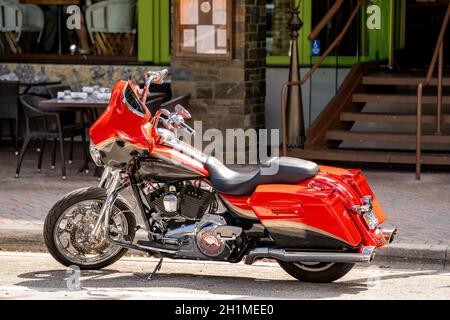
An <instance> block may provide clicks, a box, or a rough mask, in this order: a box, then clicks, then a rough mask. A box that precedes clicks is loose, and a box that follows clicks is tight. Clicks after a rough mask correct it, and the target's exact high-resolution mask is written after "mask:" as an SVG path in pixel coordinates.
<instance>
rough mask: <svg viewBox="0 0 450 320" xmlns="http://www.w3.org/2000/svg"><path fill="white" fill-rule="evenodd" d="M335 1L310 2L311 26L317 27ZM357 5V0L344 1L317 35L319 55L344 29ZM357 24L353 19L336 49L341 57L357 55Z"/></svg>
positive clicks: (356, 20) (358, 42)
mask: <svg viewBox="0 0 450 320" xmlns="http://www.w3.org/2000/svg"><path fill="white" fill-rule="evenodd" d="M334 3H335V0H320V1H313V2H312V19H311V21H312V26H317V25H318V24H319V22H320V21H321V20H322V18H323V17H324V16H325V15H326V14H327V12H328V11H330V9H331V7H332V6H333V5H334ZM356 5H357V0H346V1H344V2H343V4H342V6H341V8H340V9H339V10H338V12H337V13H336V15H335V16H334V17H333V18H332V19H331V20H330V22H329V23H328V24H327V25H326V26H325V27H324V28H323V30H322V32H321V33H320V34H319V35H318V37H317V40H320V45H321V53H323V52H325V50H327V49H328V47H329V46H330V45H331V44H332V43H333V41H334V40H335V39H336V37H337V36H338V35H339V33H340V32H341V31H342V29H343V28H344V26H345V24H346V23H347V21H348V19H349V17H350V15H351V14H352V11H353V10H354V8H355V7H356ZM359 29H360V27H359V24H358V19H357V18H355V20H354V22H353V23H352V25H351V27H350V29H349V30H348V32H347V33H346V35H345V36H344V38H343V40H342V42H341V44H340V45H339V46H338V47H337V52H338V54H339V55H341V56H357V55H358V53H359V44H360V41H359V40H360V39H359V32H358V31H359Z"/></svg>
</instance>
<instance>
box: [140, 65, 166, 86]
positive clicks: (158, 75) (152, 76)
mask: <svg viewBox="0 0 450 320" xmlns="http://www.w3.org/2000/svg"><path fill="white" fill-rule="evenodd" d="M168 76H169V70H167V69H164V70H161V71H156V72H154V71H148V72H147V73H146V75H145V77H146V80H145V85H146V86H147V87H150V85H151V84H152V83H156V84H162V83H164V80H166V79H167V77H168Z"/></svg>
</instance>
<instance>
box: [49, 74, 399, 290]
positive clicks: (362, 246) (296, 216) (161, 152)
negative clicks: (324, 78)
mask: <svg viewBox="0 0 450 320" xmlns="http://www.w3.org/2000/svg"><path fill="white" fill-rule="evenodd" d="M166 75H167V70H163V71H161V72H154V73H147V74H146V85H145V87H144V90H143V92H142V95H141V96H140V97H139V91H138V89H137V87H136V86H135V85H133V83H132V82H131V80H129V81H119V82H118V83H117V84H116V85H115V87H114V89H113V92H112V97H111V100H110V103H109V106H108V108H107V109H106V111H105V112H104V113H103V114H102V115H101V116H100V118H99V119H98V120H97V121H96V122H95V123H94V125H93V126H92V127H91V128H90V137H91V146H90V153H91V156H92V159H93V160H94V162H95V163H96V165H98V166H103V167H104V168H105V170H104V174H103V177H102V180H101V183H100V186H99V187H89V188H84V189H79V190H75V191H73V192H71V193H69V194H67V195H66V196H64V197H63V198H62V199H61V200H60V201H58V202H57V203H56V204H55V205H54V206H53V208H52V209H51V210H50V212H49V213H48V216H47V218H46V220H45V226H44V238H45V243H46V245H47V247H48V250H49V252H50V253H51V254H52V256H53V257H54V258H55V259H56V260H57V261H59V262H60V263H62V264H63V265H65V266H70V265H77V266H79V267H80V268H81V269H99V268H103V267H106V266H109V265H111V264H112V263H114V262H115V261H117V260H118V259H120V258H121V257H122V256H123V255H124V254H125V253H126V252H127V250H128V249H135V250H140V251H144V252H147V253H148V254H150V255H152V256H155V257H158V258H160V261H159V263H158V265H157V266H156V268H155V270H154V271H153V272H152V273H151V274H150V275H149V276H148V277H147V278H146V279H147V280H151V279H153V278H154V276H155V274H156V272H157V271H158V270H159V268H160V267H161V263H162V259H163V258H164V257H168V258H171V259H192V260H215V261H227V262H230V263H238V262H240V261H242V259H244V258H245V263H246V264H249V265H251V264H253V263H254V262H255V261H257V260H258V259H273V260H276V261H277V262H278V263H279V265H280V266H281V268H283V269H284V270H285V271H286V272H287V273H288V274H290V275H292V276H293V277H295V278H297V279H298V280H300V281H307V282H332V281H335V280H337V279H339V278H341V277H343V276H344V275H345V274H346V273H348V272H349V271H350V270H351V269H352V267H353V266H354V265H355V264H356V263H370V262H371V261H372V260H373V258H374V256H375V251H376V250H377V249H378V248H381V247H383V246H384V245H386V244H388V243H390V242H392V241H393V239H394V236H395V233H396V229H386V228H382V227H381V224H382V223H383V222H384V221H385V220H386V216H385V214H384V213H383V210H382V208H381V207H380V205H379V203H378V201H377V199H376V197H375V195H374V194H373V192H372V190H371V188H370V187H369V185H368V183H367V181H366V179H365V177H364V176H363V175H362V174H361V171H360V170H345V169H338V168H332V167H325V166H318V165H317V164H315V163H312V162H309V161H305V160H300V159H295V158H287V157H280V158H278V157H275V158H271V159H270V160H269V161H268V162H267V163H263V164H262V165H261V166H260V167H259V168H258V169H255V170H251V171H249V170H247V171H245V172H240V171H239V172H238V171H234V170H231V169H230V168H227V167H226V166H225V165H223V164H222V163H221V162H220V161H219V160H217V159H216V158H214V157H211V156H207V155H206V154H203V153H202V152H201V151H198V150H196V149H194V148H193V147H192V146H191V145H189V144H187V143H185V142H183V141H181V140H180V139H178V138H177V136H176V134H175V131H176V130H185V131H187V132H188V133H189V134H194V130H193V129H192V128H190V127H189V126H188V125H187V124H186V123H185V120H187V119H190V117H191V116H190V114H189V112H188V111H187V110H186V109H185V108H184V107H183V106H180V105H178V106H176V107H175V110H173V111H172V112H171V111H168V110H164V109H163V110H159V111H157V112H156V114H154V115H152V114H150V111H149V110H148V109H147V107H146V106H145V103H144V102H145V101H146V99H147V95H148V91H149V89H148V88H149V87H150V84H151V83H162V82H163V80H164V78H165V77H166ZM273 164H276V165H277V167H278V170H277V172H276V174H272V175H265V174H264V169H265V168H267V167H268V166H270V165H273ZM125 189H128V190H131V193H132V195H133V199H134V200H133V202H135V203H136V205H135V206H134V207H132V206H131V205H130V204H129V203H128V202H127V201H126V200H125V199H124V198H123V196H122V195H121V192H123V191H124V190H125ZM138 212H139V213H140V214H141V217H142V221H143V226H140V225H137V224H136V217H135V214H137V213H138ZM139 229H143V230H144V231H145V233H146V235H147V238H145V240H137V241H136V240H135V239H134V238H135V233H136V231H137V230H139Z"/></svg>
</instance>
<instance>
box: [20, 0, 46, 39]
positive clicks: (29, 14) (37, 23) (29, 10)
mask: <svg viewBox="0 0 450 320" xmlns="http://www.w3.org/2000/svg"><path fill="white" fill-rule="evenodd" d="M16 1H17V2H18V0H16ZM17 6H18V7H19V8H20V10H21V11H22V19H23V25H22V32H23V31H28V32H38V33H39V36H38V39H37V41H38V42H40V40H41V37H42V32H43V31H44V24H45V16H44V11H42V9H41V8H39V6H37V5H35V4H20V3H18V4H17Z"/></svg>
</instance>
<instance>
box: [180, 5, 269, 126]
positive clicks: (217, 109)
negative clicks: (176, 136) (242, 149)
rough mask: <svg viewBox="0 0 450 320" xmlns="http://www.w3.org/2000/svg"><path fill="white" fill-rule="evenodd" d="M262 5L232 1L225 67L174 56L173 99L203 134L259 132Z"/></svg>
mask: <svg viewBox="0 0 450 320" xmlns="http://www.w3.org/2000/svg"><path fill="white" fill-rule="evenodd" d="M265 4H266V1H265V0H233V32H232V33H233V36H232V41H233V57H232V60H229V61H223V60H222V61H219V60H195V59H189V60H187V59H179V58H176V57H173V56H172V63H171V72H172V89H173V91H174V94H175V95H184V94H191V102H190V105H189V108H190V110H191V112H192V114H193V117H194V119H196V120H202V121H203V128H204V129H207V128H218V129H220V130H222V131H224V130H225V129H228V128H242V129H248V128H262V127H264V105H265V94H266V92H265V90H266V88H265V86H266V82H265V77H266V76H265V59H266V49H265V39H266V8H265Z"/></svg>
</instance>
